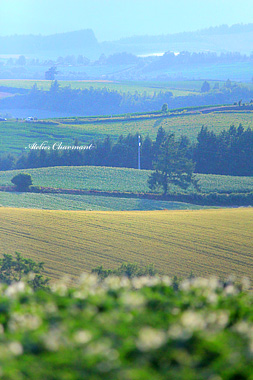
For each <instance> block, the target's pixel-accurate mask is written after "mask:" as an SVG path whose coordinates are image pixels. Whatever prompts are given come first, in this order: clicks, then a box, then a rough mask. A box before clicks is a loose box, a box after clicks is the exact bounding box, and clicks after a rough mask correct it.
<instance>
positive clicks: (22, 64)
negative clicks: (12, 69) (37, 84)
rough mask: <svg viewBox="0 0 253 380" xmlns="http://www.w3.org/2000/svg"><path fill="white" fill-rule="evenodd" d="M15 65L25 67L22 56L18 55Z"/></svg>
mask: <svg viewBox="0 0 253 380" xmlns="http://www.w3.org/2000/svg"><path fill="white" fill-rule="evenodd" d="M16 63H17V65H20V66H25V65H26V58H25V56H24V55H20V56H19V57H18V59H17V62H16Z"/></svg>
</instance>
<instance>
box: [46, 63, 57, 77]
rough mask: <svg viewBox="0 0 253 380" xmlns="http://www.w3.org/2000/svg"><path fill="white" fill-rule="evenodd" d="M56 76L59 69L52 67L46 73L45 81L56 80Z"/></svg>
mask: <svg viewBox="0 0 253 380" xmlns="http://www.w3.org/2000/svg"><path fill="white" fill-rule="evenodd" d="M56 74H58V71H57V68H56V67H54V66H52V67H50V68H49V69H48V70H47V71H46V72H45V79H47V80H54V79H55V75H56Z"/></svg>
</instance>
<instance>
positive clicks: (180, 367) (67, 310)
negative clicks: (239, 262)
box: [0, 275, 253, 380]
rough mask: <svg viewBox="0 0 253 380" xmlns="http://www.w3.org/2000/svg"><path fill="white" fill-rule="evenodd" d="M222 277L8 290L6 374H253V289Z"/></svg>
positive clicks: (1, 312)
mask: <svg viewBox="0 0 253 380" xmlns="http://www.w3.org/2000/svg"><path fill="white" fill-rule="evenodd" d="M248 287H249V284H248V283H247V281H246V280H245V281H244V282H243V283H242V284H241V285H240V286H235V285H234V284H233V283H232V282H229V281H228V282H227V283H225V284H224V283H221V282H219V281H218V280H216V279H214V278H213V279H209V280H207V279H200V278H199V279H193V280H185V281H183V282H181V283H180V285H179V289H177V287H176V286H175V283H172V282H171V280H170V279H169V278H168V277H162V278H156V277H153V278H148V277H140V278H135V279H132V280H128V279H126V278H115V277H108V278H107V279H105V280H104V281H103V282H101V281H99V280H98V278H97V277H96V276H94V275H83V276H82V277H81V279H80V282H79V284H78V285H77V286H76V287H75V288H72V289H69V288H68V287H67V286H66V283H64V281H62V282H59V283H55V284H54V285H53V286H52V290H51V291H50V292H44V291H38V292H35V293H34V292H33V291H32V290H31V289H30V288H29V287H28V286H27V285H26V284H25V283H23V282H19V283H14V284H13V285H10V286H9V287H6V286H4V285H2V286H1V290H0V378H1V379H4V380H24V379H36V380H45V379H47V380H56V379H57V380H58V379H62V380H80V379H89V380H99V379H103V380H147V379H152V380H167V379H173V380H177V379H178V380H202V379H203V380H207V379H208V380H236V379H241V380H243V379H245V380H248V379H253V377H252V372H251V369H252V367H251V363H252V362H251V359H252V352H253V325H252V315H253V313H252V311H253V310H252V309H253V307H252V306H253V304H252V294H251V293H250V292H248V291H247V288H248Z"/></svg>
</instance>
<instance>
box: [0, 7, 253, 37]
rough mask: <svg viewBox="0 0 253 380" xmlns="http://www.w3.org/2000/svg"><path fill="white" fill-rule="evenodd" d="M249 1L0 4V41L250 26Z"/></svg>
mask: <svg viewBox="0 0 253 380" xmlns="http://www.w3.org/2000/svg"><path fill="white" fill-rule="evenodd" d="M252 3H253V1H252V0H0V36H6V35H14V34H42V35H49V34H55V33H62V32H70V31H76V30H81V29H92V30H93V31H94V33H95V36H96V37H97V39H98V41H99V42H101V41H112V40H117V39H119V38H122V37H130V36H133V35H161V34H171V33H179V32H184V31H186V32H187V31H195V30H198V29H204V28H208V27H210V26H219V25H222V24H227V25H229V26H230V25H233V24H238V23H243V24H247V23H252V22H253V10H252V8H253V7H252V6H253V4H252Z"/></svg>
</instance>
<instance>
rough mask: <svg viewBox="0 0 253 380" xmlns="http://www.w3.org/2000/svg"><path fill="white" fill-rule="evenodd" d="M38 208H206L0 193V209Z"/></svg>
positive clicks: (181, 203) (142, 200) (130, 199)
mask: <svg viewBox="0 0 253 380" xmlns="http://www.w3.org/2000/svg"><path fill="white" fill-rule="evenodd" d="M1 206H4V207H16V208H34V209H35V208H37V209H42V210H88V211H91V210H97V211H131V210H140V211H141V210H142V211H147V210H165V209H166V210H199V209H202V208H208V207H204V206H197V205H194V204H190V203H183V202H169V201H158V200H152V199H138V198H121V197H106V196H95V195H73V194H35V193H7V192H0V207H1Z"/></svg>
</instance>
